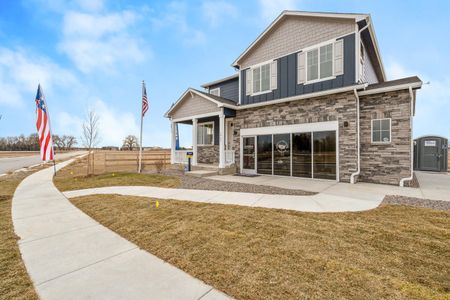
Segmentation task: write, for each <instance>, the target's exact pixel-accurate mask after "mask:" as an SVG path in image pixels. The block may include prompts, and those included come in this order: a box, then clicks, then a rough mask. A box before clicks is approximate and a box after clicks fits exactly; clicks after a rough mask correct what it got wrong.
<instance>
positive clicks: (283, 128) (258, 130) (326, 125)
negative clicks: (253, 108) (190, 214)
mask: <svg viewBox="0 0 450 300" xmlns="http://www.w3.org/2000/svg"><path fill="white" fill-rule="evenodd" d="M332 130H338V121H327V122H316V123H303V124H293V125H280V126H267V127H255V128H242V129H241V130H240V134H241V136H252V135H269V134H282V133H302V132H312V131H332Z"/></svg>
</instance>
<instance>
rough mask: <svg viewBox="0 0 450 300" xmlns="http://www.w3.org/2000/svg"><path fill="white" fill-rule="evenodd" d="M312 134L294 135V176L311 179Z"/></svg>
mask: <svg viewBox="0 0 450 300" xmlns="http://www.w3.org/2000/svg"><path fill="white" fill-rule="evenodd" d="M311 151H312V149H311V133H310V132H304V133H293V134H292V176H297V177H307V178H311V176H312V168H311V164H312V161H311Z"/></svg>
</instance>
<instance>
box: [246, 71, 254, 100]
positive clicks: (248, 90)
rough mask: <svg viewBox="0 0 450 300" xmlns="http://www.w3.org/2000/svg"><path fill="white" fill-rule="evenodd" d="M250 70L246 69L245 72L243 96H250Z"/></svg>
mask: <svg viewBox="0 0 450 300" xmlns="http://www.w3.org/2000/svg"><path fill="white" fill-rule="evenodd" d="M252 75H253V72H252V69H247V70H246V71H245V95H247V96H250V95H251V94H252V87H253V84H252V83H253V80H252Z"/></svg>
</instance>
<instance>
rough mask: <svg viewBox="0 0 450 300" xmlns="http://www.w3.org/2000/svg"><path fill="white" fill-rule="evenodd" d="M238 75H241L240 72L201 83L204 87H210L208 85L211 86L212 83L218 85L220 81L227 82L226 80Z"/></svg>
mask: <svg viewBox="0 0 450 300" xmlns="http://www.w3.org/2000/svg"><path fill="white" fill-rule="evenodd" d="M238 76H239V73H236V74H233V75H230V76H227V77H224V78H222V79H218V80H214V81H211V82H207V83H204V84H202V85H201V87H202V88H208V87H210V86H211V85H216V84H218V83H222V82H225V81H228V80H231V79H234V78H236V77H238Z"/></svg>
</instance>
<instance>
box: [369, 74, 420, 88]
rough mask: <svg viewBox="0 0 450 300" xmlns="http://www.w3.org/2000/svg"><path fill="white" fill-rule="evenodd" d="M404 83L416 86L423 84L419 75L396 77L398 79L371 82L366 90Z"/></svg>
mask: <svg viewBox="0 0 450 300" xmlns="http://www.w3.org/2000/svg"><path fill="white" fill-rule="evenodd" d="M403 85H405V86H412V87H414V88H417V86H421V85H422V80H420V78H419V77H417V76H411V77H405V78H401V79H396V80H389V81H384V82H381V83H374V84H369V85H368V86H367V88H366V91H370V90H375V89H386V88H391V87H398V86H403Z"/></svg>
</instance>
